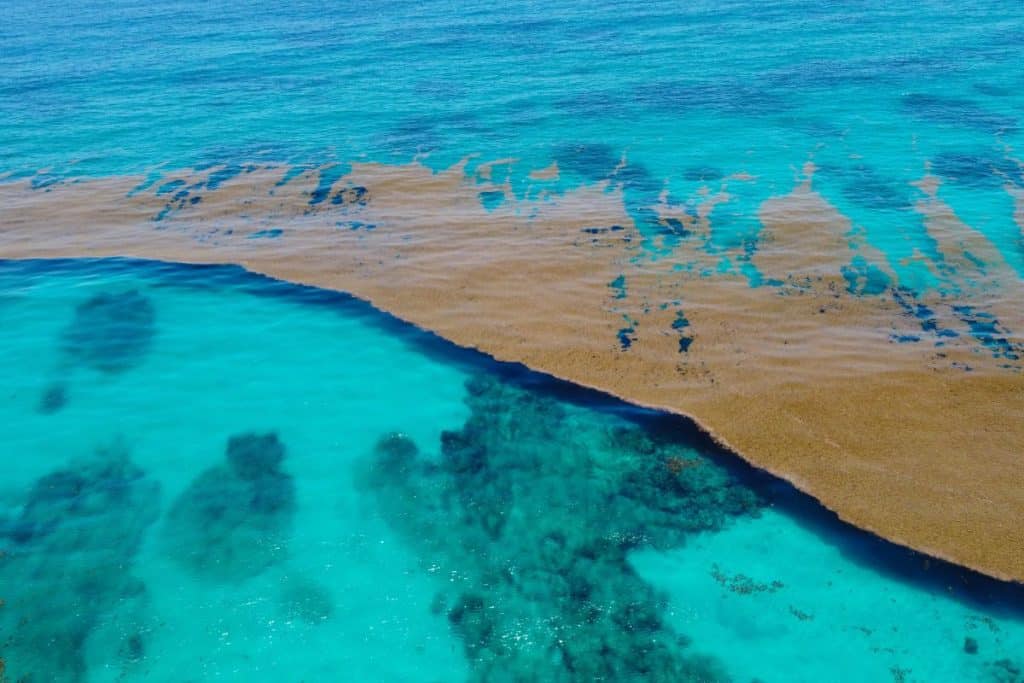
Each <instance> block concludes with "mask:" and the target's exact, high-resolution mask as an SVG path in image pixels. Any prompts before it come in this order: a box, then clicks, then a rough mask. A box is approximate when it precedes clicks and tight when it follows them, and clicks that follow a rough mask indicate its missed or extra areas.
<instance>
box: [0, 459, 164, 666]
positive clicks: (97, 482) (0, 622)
mask: <svg viewBox="0 0 1024 683" xmlns="http://www.w3.org/2000/svg"><path fill="white" fill-rule="evenodd" d="M158 506H159V486H158V484H157V483H156V482H155V481H153V480H152V479H150V478H149V477H148V476H147V475H146V474H145V473H144V472H143V471H142V470H141V469H139V467H138V466H136V465H135V464H133V463H132V462H131V460H130V459H129V457H128V454H127V452H126V451H125V449H124V448H123V447H121V446H120V445H118V446H114V447H111V448H107V449H101V450H100V451H98V452H97V454H96V456H95V457H93V458H92V459H90V460H86V461H83V462H80V463H71V464H70V465H69V466H68V467H66V468H64V469H60V470H57V471H55V472H52V473H50V474H48V475H46V476H44V477H42V478H41V479H39V480H38V481H37V482H36V483H35V485H34V486H33V488H32V490H31V491H30V492H29V494H28V497H27V499H26V501H25V503H24V505H23V506H22V508H21V510H20V512H18V513H17V514H16V515H15V516H14V517H13V519H9V520H3V521H2V522H0V548H2V552H0V586H4V594H3V595H0V597H2V598H3V599H4V600H5V603H4V604H3V608H2V609H0V653H2V655H3V659H4V660H5V661H6V668H7V671H8V676H9V677H11V679H12V680H17V681H78V680H82V679H83V678H84V676H85V669H86V657H85V654H84V650H85V646H86V641H87V639H88V638H89V637H90V635H91V634H92V632H93V631H94V630H95V629H96V628H97V627H98V626H99V625H100V623H101V622H103V621H105V620H106V619H107V615H108V614H109V613H110V612H112V611H114V610H115V609H118V610H121V611H124V606H125V604H126V603H132V602H137V601H139V600H141V599H142V598H143V597H144V595H145V590H146V589H145V586H144V585H143V584H142V583H141V582H140V581H139V580H138V579H136V578H135V577H133V576H132V574H131V566H132V562H133V559H134V557H135V554H136V551H137V550H138V547H139V544H140V542H141V540H142V536H143V533H144V532H145V530H146V528H147V527H148V526H149V525H150V524H151V523H152V522H153V521H154V520H155V519H156V517H157V513H158ZM13 587H17V590H10V589H11V588H13ZM121 630H122V633H120V634H119V636H123V640H124V642H123V643H121V647H120V648H119V649H120V650H121V651H122V653H123V654H125V655H126V656H129V658H130V659H139V658H141V656H142V652H143V650H144V646H143V638H144V636H143V633H142V632H141V629H140V628H139V627H138V624H134V625H133V624H132V623H131V622H129V623H126V624H125V625H124V628H123V629H121Z"/></svg>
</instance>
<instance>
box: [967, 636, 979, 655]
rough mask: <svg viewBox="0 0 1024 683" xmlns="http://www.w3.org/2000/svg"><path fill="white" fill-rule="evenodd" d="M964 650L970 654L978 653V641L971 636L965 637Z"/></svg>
mask: <svg viewBox="0 0 1024 683" xmlns="http://www.w3.org/2000/svg"><path fill="white" fill-rule="evenodd" d="M964 652H966V653H967V654H969V655H976V654H978V641H977V640H975V639H974V638H971V637H970V636H968V637H966V638H964Z"/></svg>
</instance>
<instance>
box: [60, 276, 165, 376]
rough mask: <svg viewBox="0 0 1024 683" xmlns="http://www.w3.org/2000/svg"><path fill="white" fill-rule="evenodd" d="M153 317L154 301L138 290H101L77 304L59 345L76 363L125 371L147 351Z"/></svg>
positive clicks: (111, 370)
mask: <svg viewBox="0 0 1024 683" xmlns="http://www.w3.org/2000/svg"><path fill="white" fill-rule="evenodd" d="M155 320H156V311H155V309H154V307H153V303H152V302H151V301H150V300H149V297H147V296H145V295H144V294H142V293H141V292H139V291H138V290H134V289H131V290H127V291H124V292H103V293H101V294H97V295H95V296H93V297H90V298H89V299H88V300H86V301H84V302H82V303H81V304H79V305H78V308H77V309H76V310H75V317H74V319H73V320H72V321H71V324H70V325H69V326H68V327H67V329H66V330H65V331H64V334H63V338H62V346H63V349H64V352H65V353H66V354H67V356H68V357H69V358H71V360H72V361H73V362H75V363H80V364H82V365H87V366H89V367H92V368H95V369H96V370H99V371H101V372H106V373H117V372H124V371H125V370H127V369H128V368H130V367H132V366H133V365H136V364H138V363H139V362H140V361H141V360H142V358H144V357H145V355H146V353H148V352H149V347H150V346H151V344H152V342H153V336H154V334H155V329H156V327H155Z"/></svg>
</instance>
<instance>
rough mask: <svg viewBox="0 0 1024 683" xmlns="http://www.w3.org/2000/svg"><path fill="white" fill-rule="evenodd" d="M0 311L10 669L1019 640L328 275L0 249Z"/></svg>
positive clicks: (348, 670)
mask: <svg viewBox="0 0 1024 683" xmlns="http://www.w3.org/2000/svg"><path fill="white" fill-rule="evenodd" d="M126 292H135V294H133V295H131V296H127V295H125V293H126ZM88 302H91V304H90V303H88ZM97 302H100V303H97ZM104 302H105V303H104ZM111 302H115V304H111ZM111 312H113V313H114V315H108V313H111ZM0 316H2V319H3V321H4V326H3V332H2V333H0V375H2V376H3V377H4V378H5V391H4V393H3V398H2V400H0V421H2V424H4V425H5V449H4V451H5V453H7V454H8V455H7V458H6V459H5V477H4V480H3V483H2V485H0V530H2V534H0V544H2V550H3V556H2V560H0V598H2V599H3V600H4V606H3V607H2V608H0V629H2V630H0V642H2V643H3V646H2V651H0V652H2V655H0V656H2V657H3V659H4V660H5V663H6V668H7V674H8V676H10V677H11V678H12V680H20V679H19V676H20V675H23V674H25V673H26V672H30V671H32V672H35V673H36V678H35V679H32V680H115V679H116V680H143V679H145V680H157V681H163V680H167V681H170V680H197V681H198V680H253V679H254V678H260V679H263V678H266V679H274V680H323V679H335V678H338V677H339V676H344V677H345V678H351V679H356V680H382V681H383V680H395V681H398V680H425V681H435V680H436V681H458V680H466V679H470V680H506V679H509V680H593V679H594V678H595V677H596V676H598V675H603V676H604V677H605V678H606V679H610V680H630V679H633V680H687V676H691V677H692V680H711V677H720V678H730V679H732V680H737V681H752V680H755V679H756V680H761V681H795V680H800V681H820V680H843V681H864V680H902V681H937V680H949V681H953V680H992V681H1008V680H1017V679H1019V675H1020V674H1019V671H1020V667H1021V666H1024V661H1022V659H1021V655H1020V653H1021V652H1024V609H1022V608H1024V602H1022V600H1021V598H1022V593H1021V591H1020V589H1019V588H1012V587H1009V586H1006V585H1002V584H998V583H996V582H993V581H989V580H986V579H983V578H981V577H978V576H976V575H972V574H970V573H967V572H962V571H959V570H956V569H954V568H951V567H949V566H946V565H943V564H941V563H938V562H934V561H932V562H930V563H929V562H928V561H926V560H925V558H923V557H921V556H918V555H915V554H913V553H910V552H909V551H906V550H902V549H898V548H896V547H894V546H891V545H888V544H885V543H882V542H880V541H877V540H876V539H872V538H870V537H869V536H867V535H865V534H861V533H859V532H856V531H855V530H852V529H849V528H847V527H845V526H843V525H841V524H839V523H837V522H836V521H835V520H834V519H832V518H831V517H830V516H829V515H828V514H826V513H824V512H823V511H822V510H821V509H820V508H818V507H817V506H816V505H815V504H814V503H813V502H811V501H809V500H808V499H806V498H805V497H803V496H800V495H798V494H796V493H794V492H793V491H792V490H791V489H789V488H788V487H787V486H784V485H782V484H780V483H779V482H775V481H773V480H771V479H770V478H769V477H766V476H764V475H759V474H757V473H756V472H753V471H751V470H749V469H748V468H745V467H743V466H742V465H740V464H739V463H738V462H736V461H735V459H733V458H730V457H729V456H727V455H726V454H723V453H721V452H719V451H717V450H716V449H714V448H713V447H712V446H711V445H709V444H708V443H707V441H706V439H704V438H702V437H701V436H700V435H699V433H697V432H696V431H695V430H694V429H693V428H692V426H688V425H687V424H686V423H685V422H683V421H682V420H678V419H675V418H668V417H664V416H657V415H654V414H652V413H648V412H645V411H640V410H636V409H632V408H630V407H628V406H625V405H623V404H620V403H618V402H615V401H612V400H610V399H605V398H602V397H600V396H597V395H594V394H592V393H589V392H585V391H581V390H577V389H573V388H572V387H569V386H566V385H564V384H560V383H556V382H553V381H549V380H546V379H544V378H543V377H540V376H537V375H534V374H530V373H527V372H525V371H523V370H522V369H520V368H516V367H510V366H502V365H498V364H495V363H491V362H489V361H487V360H486V359H484V358H482V357H480V356H478V355H476V354H473V353H470V352H463V351H458V350H456V349H454V348H453V347H450V346H449V345H447V344H445V343H443V342H441V341H439V340H437V339H436V338H433V337H431V336H429V335H427V334H424V333H420V332H417V331H416V330H413V329H411V328H409V327H406V326H403V325H401V324H399V323H397V322H395V321H393V320H392V319H390V318H387V317H386V316H384V315H383V314H379V313H377V312H375V311H373V310H372V309H370V308H369V307H368V306H366V305H364V304H361V303H359V302H356V301H354V300H351V299H347V298H346V297H344V296H341V295H335V294H329V293H324V292H319V291H316V290H310V289H302V288H299V287H293V286H289V285H282V284H277V283H274V282H272V281H268V280H266V279H263V278H259V277H256V276H249V275H245V274H244V273H243V272H242V271H240V270H239V269H235V268H187V267H177V266H164V265H158V264H145V263H138V262H113V261H108V262H58V263H53V262H50V263H44V262H36V263H33V262H29V263H22V264H17V263H6V264H3V266H2V268H0ZM97 333H101V334H97ZM97 340H99V341H97ZM54 387H60V388H61V392H60V393H61V397H62V399H63V400H57V399H55V398H54V397H53V393H52V392H53V391H54ZM48 394H49V399H47V398H46V397H47V396H48ZM394 432H401V433H403V434H404V435H406V436H405V437H401V438H398V437H392V438H390V439H387V438H386V437H387V435H389V434H393V433H394ZM247 433H249V434H253V433H255V434H259V435H264V434H271V433H273V434H275V435H276V437H277V439H278V440H279V443H280V444H283V447H284V450H285V455H284V458H283V461H281V462H280V463H274V462H269V461H268V460H267V459H266V457H265V456H266V455H267V453H271V452H277V451H275V449H274V448H267V447H266V445H267V444H266V442H258V443H262V444H263V445H262V446H259V447H254V448H255V449H256V450H255V451H254V452H257V457H254V458H251V459H249V460H242V461H232V462H236V463H237V462H242V463H243V465H244V467H245V468H248V469H243V468H241V467H240V466H238V465H237V464H234V465H231V464H228V461H227V460H226V459H225V453H226V446H227V444H228V442H229V439H230V438H231V437H232V436H237V435H241V434H247ZM669 435H671V436H669ZM382 438H384V439H385V440H384V441H383V442H380V440H381V439H382ZM257 441H258V440H256V441H254V442H253V443H257ZM257 445H258V444H257ZM98 448H100V449H105V454H104V455H102V456H96V455H94V453H95V452H96V451H97V449H98ZM417 448H418V450H419V453H418V454H415V453H413V451H414V450H416V449H417ZM261 449H262V450H261ZM125 458H127V461H126V460H125ZM127 463H130V464H127ZM69 468H70V469H69ZM211 468H212V469H211ZM232 468H234V469H232ZM253 468H256V469H258V470H260V472H259V473H258V474H256V475H253V474H252V473H251V470H252V469H253ZM211 472H212V473H211ZM54 473H58V474H57V475H56V476H55V475H54ZM249 487H251V488H249ZM42 596H45V599H43V597H42ZM968 639H971V640H970V641H968ZM967 650H975V651H974V652H968V651H967ZM588 667H590V668H588ZM1015 671H1016V672H1017V673H1014V672H1015ZM1015 676H1016V677H1017V678H1015ZM506 677H507V678H506Z"/></svg>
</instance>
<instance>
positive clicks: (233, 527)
mask: <svg viewBox="0 0 1024 683" xmlns="http://www.w3.org/2000/svg"><path fill="white" fill-rule="evenodd" d="M284 456H285V448H284V444H282V443H281V441H280V440H279V439H278V437H277V435H276V434H273V433H271V434H253V433H246V434H238V435H235V436H232V437H231V438H230V439H229V440H228V444H227V452H226V460H227V465H226V466H225V465H219V466H216V467H211V468H210V469H208V470H206V471H205V472H203V473H201V474H200V475H199V476H198V477H196V479H195V480H194V481H193V482H192V484H191V485H190V486H189V487H188V488H187V489H186V490H185V491H184V492H183V493H182V494H181V495H180V496H179V497H178V498H177V500H175V502H174V504H173V505H172V506H171V510H170V512H169V513H168V516H167V524H166V526H165V529H164V531H165V537H166V540H167V547H168V548H169V552H171V553H172V554H173V555H174V556H175V558H176V559H178V560H179V561H181V562H182V563H184V564H185V565H186V566H188V567H189V568H190V569H192V570H193V571H195V572H196V573H198V574H201V575H204V576H207V577H210V578H216V579H220V580H225V581H235V580H242V579H246V578H249V577H251V576H255V575H256V574H259V573H260V572H262V571H263V570H264V569H266V568H267V567H269V566H271V565H272V564H275V563H276V562H278V561H279V560H281V559H282V558H283V557H284V556H285V554H286V553H287V543H288V537H289V536H290V532H291V523H292V517H293V516H294V512H295V482H294V481H293V480H292V477H291V475H289V474H286V473H285V472H282V471H281V469H280V465H281V463H282V461H283V460H284Z"/></svg>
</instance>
